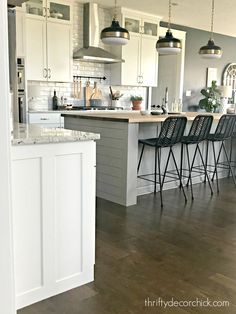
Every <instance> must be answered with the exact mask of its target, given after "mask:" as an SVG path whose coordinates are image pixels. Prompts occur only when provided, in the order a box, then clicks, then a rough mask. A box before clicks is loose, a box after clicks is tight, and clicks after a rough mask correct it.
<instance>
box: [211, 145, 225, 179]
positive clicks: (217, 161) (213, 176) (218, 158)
mask: <svg viewBox="0 0 236 314" xmlns="http://www.w3.org/2000/svg"><path fill="white" fill-rule="evenodd" d="M222 148H223V142H222V143H221V146H220V150H219V154H218V157H217V160H216V164H215V169H214V172H213V175H212V178H211V181H213V180H214V178H215V174H216V168H217V165H218V163H219V160H220V154H221V151H222Z"/></svg>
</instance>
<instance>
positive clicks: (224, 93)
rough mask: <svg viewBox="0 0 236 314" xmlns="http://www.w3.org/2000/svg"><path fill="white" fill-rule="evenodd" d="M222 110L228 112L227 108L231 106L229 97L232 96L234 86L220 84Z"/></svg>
mask: <svg viewBox="0 0 236 314" xmlns="http://www.w3.org/2000/svg"><path fill="white" fill-rule="evenodd" d="M219 89H220V103H221V107H220V112H222V113H224V114H226V113H227V109H228V108H229V107H230V104H229V103H228V102H229V98H232V86H224V85H223V86H220V87H219Z"/></svg>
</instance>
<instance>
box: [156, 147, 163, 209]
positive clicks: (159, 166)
mask: <svg viewBox="0 0 236 314" xmlns="http://www.w3.org/2000/svg"><path fill="white" fill-rule="evenodd" d="M156 150H157V148H156ZM157 153H158V154H157V156H158V174H159V186H160V197H161V207H163V197H162V182H161V154H160V149H158V150H157Z"/></svg>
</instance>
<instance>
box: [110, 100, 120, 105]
mask: <svg viewBox="0 0 236 314" xmlns="http://www.w3.org/2000/svg"><path fill="white" fill-rule="evenodd" d="M111 106H112V107H121V106H120V100H119V99H118V100H112V101H111Z"/></svg>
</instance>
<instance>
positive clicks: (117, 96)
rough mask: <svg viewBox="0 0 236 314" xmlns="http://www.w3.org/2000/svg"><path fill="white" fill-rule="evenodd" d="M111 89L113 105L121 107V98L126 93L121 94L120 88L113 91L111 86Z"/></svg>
mask: <svg viewBox="0 0 236 314" xmlns="http://www.w3.org/2000/svg"><path fill="white" fill-rule="evenodd" d="M109 89H110V98H111V105H112V107H121V106H120V98H121V97H122V96H123V95H124V94H121V92H120V91H119V90H117V91H115V92H113V90H112V88H111V86H110V87H109Z"/></svg>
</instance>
